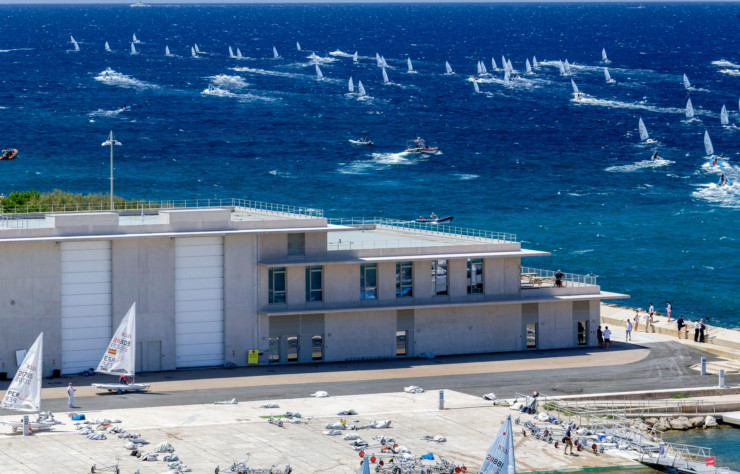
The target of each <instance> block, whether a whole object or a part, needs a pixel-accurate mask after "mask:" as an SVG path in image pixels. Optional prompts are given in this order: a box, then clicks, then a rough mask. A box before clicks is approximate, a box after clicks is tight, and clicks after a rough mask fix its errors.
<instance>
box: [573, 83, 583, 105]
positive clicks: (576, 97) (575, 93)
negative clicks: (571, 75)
mask: <svg viewBox="0 0 740 474" xmlns="http://www.w3.org/2000/svg"><path fill="white" fill-rule="evenodd" d="M570 85H571V87H573V99H574V100H581V99H583V92H581V91H579V90H578V86H577V85H576V81H574V80H573V79H571V80H570Z"/></svg>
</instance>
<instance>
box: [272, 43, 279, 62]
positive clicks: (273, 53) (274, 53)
mask: <svg viewBox="0 0 740 474" xmlns="http://www.w3.org/2000/svg"><path fill="white" fill-rule="evenodd" d="M272 57H273V58H274V59H277V58H279V57H280V55H279V54H278V52H277V48H276V47H275V46H273V47H272Z"/></svg>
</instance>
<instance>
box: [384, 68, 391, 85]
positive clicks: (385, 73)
mask: <svg viewBox="0 0 740 474" xmlns="http://www.w3.org/2000/svg"><path fill="white" fill-rule="evenodd" d="M390 82H391V81H389V80H388V73H387V72H385V68H383V84H390Z"/></svg>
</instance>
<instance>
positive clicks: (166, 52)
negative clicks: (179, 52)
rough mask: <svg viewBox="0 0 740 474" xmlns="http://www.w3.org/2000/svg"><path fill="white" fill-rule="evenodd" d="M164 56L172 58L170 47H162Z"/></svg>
mask: <svg viewBox="0 0 740 474" xmlns="http://www.w3.org/2000/svg"><path fill="white" fill-rule="evenodd" d="M164 55H165V56H172V54H171V53H170V47H169V46H165V47H164Z"/></svg>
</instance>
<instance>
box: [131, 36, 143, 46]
mask: <svg viewBox="0 0 740 474" xmlns="http://www.w3.org/2000/svg"><path fill="white" fill-rule="evenodd" d="M131 42H132V43H136V44H138V43H141V41H139V40H138V39H137V38H136V33H134V37H133V39H132V40H131Z"/></svg>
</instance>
